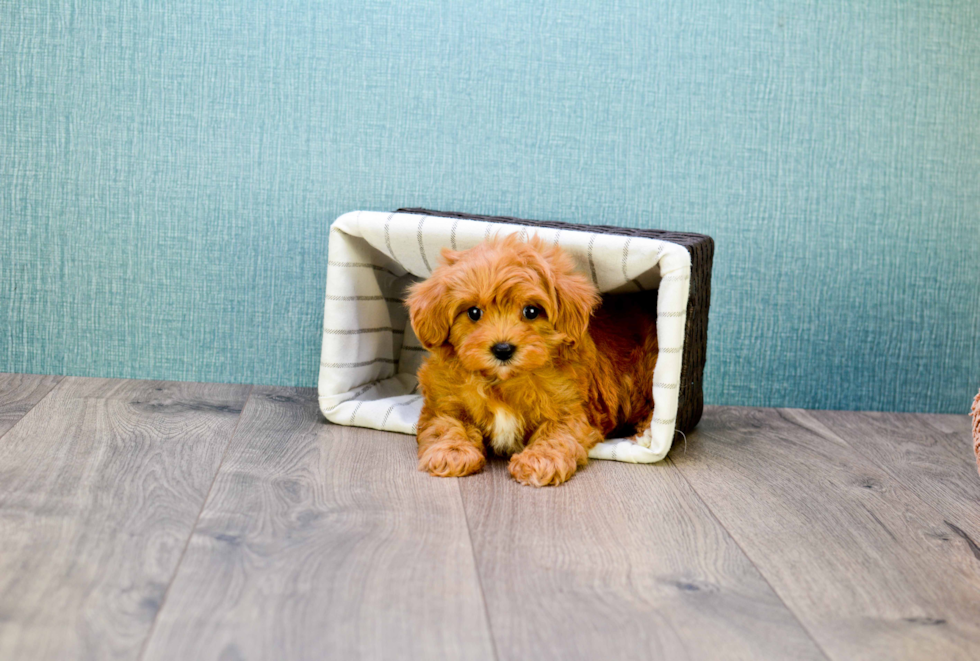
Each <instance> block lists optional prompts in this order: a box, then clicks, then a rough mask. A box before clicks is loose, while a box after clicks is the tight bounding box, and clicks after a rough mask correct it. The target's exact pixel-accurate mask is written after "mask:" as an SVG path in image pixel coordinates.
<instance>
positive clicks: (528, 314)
mask: <svg viewBox="0 0 980 661" xmlns="http://www.w3.org/2000/svg"><path fill="white" fill-rule="evenodd" d="M539 314H541V308H539V307H536V306H534V305H525V306H524V318H525V319H537V318H538V315H539Z"/></svg>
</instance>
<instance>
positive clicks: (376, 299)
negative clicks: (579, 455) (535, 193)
mask: <svg viewBox="0 0 980 661" xmlns="http://www.w3.org/2000/svg"><path fill="white" fill-rule="evenodd" d="M435 213H439V212H424V213H409V212H375V211H355V212H350V213H347V214H344V215H343V216H341V217H340V218H338V219H337V220H336V221H335V222H334V223H333V225H332V226H331V228H330V246H329V255H328V266H327V291H326V298H325V305H324V327H323V345H322V355H321V359H320V377H319V385H318V394H319V403H320V408H321V410H322V411H323V415H324V416H325V417H326V418H327V420H329V421H331V422H334V423H337V424H342V425H355V426H360V427H370V428H373V429H380V430H384V431H391V432H400V433H403V434H414V433H415V429H416V423H417V422H418V419H419V413H420V411H421V408H422V396H421V394H420V393H418V392H417V385H418V381H417V379H416V377H415V373H416V370H417V369H418V367H419V365H420V364H421V363H422V361H423V360H424V358H425V356H426V354H427V352H426V350H425V349H423V348H422V346H421V345H420V343H419V341H418V338H416V337H415V334H414V333H413V332H412V327H411V324H410V323H409V322H408V312H407V310H406V309H405V306H404V303H403V300H404V297H405V288H406V287H407V286H408V285H410V284H412V283H413V282H416V281H418V280H420V279H424V278H426V277H428V276H429V274H430V273H432V270H433V269H434V268H435V267H436V266H437V265H438V264H439V253H440V250H441V249H442V248H443V247H451V248H452V249H454V250H464V249H466V248H471V247H473V246H475V245H477V244H478V243H480V242H481V241H484V240H485V239H487V238H488V237H490V236H492V235H494V234H498V235H501V236H503V235H506V234H511V233H519V234H522V235H524V236H527V235H529V234H537V235H538V236H540V237H541V238H542V239H544V240H545V241H547V242H549V243H552V244H555V245H560V246H561V247H562V248H564V249H565V250H566V251H567V252H568V253H569V254H570V255H571V256H572V257H573V258H574V259H575V261H576V262H577V265H578V269H579V270H580V271H581V272H582V273H583V274H585V275H587V276H589V277H590V278H591V280H592V282H593V283H595V285H596V286H597V287H598V288H599V290H600V291H601V292H603V293H627V292H636V291H640V290H649V289H658V290H659V291H658V296H657V334H658V340H659V345H660V355H659V358H658V359H657V364H656V368H655V371H654V375H653V382H652V383H651V384H650V387H651V388H652V389H653V400H654V417H653V423H652V424H651V426H650V428H649V429H648V430H647V431H646V432H645V433H643V434H641V435H638V436H636V437H634V438H632V439H610V440H607V441H606V442H604V443H600V444H599V445H597V446H596V447H594V448H593V449H592V451H591V452H590V453H589V456H590V457H593V458H597V459H614V460H618V461H628V462H635V463H650V462H655V461H659V460H661V459H663V458H664V456H666V454H667V452H668V450H670V446H671V443H672V441H673V438H674V434H675V427H676V422H677V411H678V394H679V391H680V390H681V388H680V386H681V371H682V370H681V368H682V357H683V355H684V353H685V352H684V340H685V322H686V320H687V313H688V308H689V306H688V303H689V293H690V283H691V256H690V254H689V252H688V249H686V248H685V247H684V246H682V245H679V244H677V243H672V242H670V241H667V240H660V239H654V238H646V237H641V236H635V235H633V236H627V235H622V234H612V233H606V232H599V231H590V227H589V226H588V225H580V226H566V225H561V229H556V228H553V227H543V226H527V225H520V224H514V223H511V222H493V221H490V220H484V219H475V218H472V217H460V216H458V215H456V216H457V217H453V215H451V214H447V216H449V217H446V216H438V215H431V214H435ZM519 222H525V221H519ZM526 222H532V221H526ZM555 225H558V224H555ZM569 227H574V228H575V229H568V228H569ZM596 229H600V228H596ZM665 234H666V233H665ZM702 238H706V237H702ZM709 241H710V239H709ZM709 260H710V257H709ZM709 264H710V261H709ZM709 278H710V272H709ZM705 319H706V310H705ZM702 355H703V354H702ZM702 364H703V358H702ZM697 386H698V396H699V397H700V370H698V384H697ZM698 404H699V407H698V410H697V416H698V417H699V416H700V399H699V400H698ZM696 421H697V420H696V419H695V420H694V422H695V423H696ZM692 426H693V425H692Z"/></svg>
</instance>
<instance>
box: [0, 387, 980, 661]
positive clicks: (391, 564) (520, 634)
mask: <svg viewBox="0 0 980 661" xmlns="http://www.w3.org/2000/svg"><path fill="white" fill-rule="evenodd" d="M414 445H415V444H414V440H413V439H412V438H410V437H408V436H401V435H396V434H386V433H380V432H373V431H369V430H364V429H356V428H347V427H337V426H333V425H329V424H327V423H326V422H324V420H323V418H322V417H321V416H320V414H319V412H318V411H317V405H316V397H315V393H314V392H313V391H312V390H306V389H295V388H273V387H258V386H256V387H250V386H236V385H217V384H195V383H173V382H151V381H123V380H108V379H88V378H75V377H65V378H60V377H43V376H30V375H11V374H0V659H4V660H7V659H66V658H82V659H115V658H118V659H228V660H231V659H323V658H335V659H359V658H364V659H393V658H412V659H443V658H445V659H528V658H540V659H553V658H554V659H557V658H561V659H577V658H584V659H647V658H655V659H661V658H663V659H725V658H739V659H769V658H772V659H810V658H813V659H861V658H879V659H902V658H915V659H971V658H972V659H977V658H980V477H978V476H977V474H976V468H975V463H974V459H973V455H972V449H971V445H970V442H969V421H968V418H967V416H966V415H962V416H949V415H912V414H880V413H846V412H829V411H802V410H789V409H745V408H708V410H707V411H706V412H705V416H704V419H703V421H702V422H701V425H700V426H699V428H698V429H697V431H695V432H694V433H693V434H691V435H689V436H688V438H687V442H686V443H684V442H683V441H680V442H679V443H678V444H677V446H676V447H675V448H674V450H673V451H672V452H671V454H670V456H669V457H668V459H667V460H666V461H664V462H662V463H660V464H658V465H653V466H634V465H627V464H618V463H613V462H593V463H591V464H590V465H589V466H588V467H586V468H585V469H584V470H582V471H581V472H580V473H579V474H578V475H577V476H576V477H575V478H574V479H573V480H572V481H571V482H569V483H568V484H566V485H563V486H561V487H559V488H555V489H543V490H535V489H530V488H527V487H521V486H519V485H518V484H516V483H515V482H514V481H513V480H511V479H510V477H509V476H508V474H507V471H506V465H505V463H504V462H503V461H500V460H498V461H492V462H490V464H489V465H488V467H487V469H486V470H484V471H483V472H482V473H481V474H478V475H475V476H472V477H468V478H464V479H459V480H456V479H438V478H432V477H429V476H428V475H425V474H422V473H419V472H418V471H417V470H415V447H414Z"/></svg>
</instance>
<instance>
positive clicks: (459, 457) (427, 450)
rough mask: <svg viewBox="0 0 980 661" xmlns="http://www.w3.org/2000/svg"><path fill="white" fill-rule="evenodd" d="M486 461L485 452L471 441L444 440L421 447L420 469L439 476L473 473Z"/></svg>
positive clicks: (460, 475)
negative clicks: (470, 442)
mask: <svg viewBox="0 0 980 661" xmlns="http://www.w3.org/2000/svg"><path fill="white" fill-rule="evenodd" d="M485 463H486V457H485V456H484V455H483V453H482V452H481V451H480V450H479V449H477V448H475V447H474V446H472V445H471V444H469V443H462V442H460V443H455V442H452V441H443V442H439V443H433V444H432V445H428V446H426V447H424V448H423V447H419V470H420V471H426V472H428V473H431V474H432V475H435V476H437V477H463V476H464V475H471V474H473V473H475V472H477V471H478V470H480V469H481V468H483V464H485Z"/></svg>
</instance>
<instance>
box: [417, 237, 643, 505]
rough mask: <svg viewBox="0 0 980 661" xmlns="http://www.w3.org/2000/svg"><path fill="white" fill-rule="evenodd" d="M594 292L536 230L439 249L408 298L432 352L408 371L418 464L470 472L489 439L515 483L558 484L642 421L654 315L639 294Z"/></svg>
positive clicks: (437, 471) (437, 470)
mask: <svg viewBox="0 0 980 661" xmlns="http://www.w3.org/2000/svg"><path fill="white" fill-rule="evenodd" d="M614 298H618V297H614ZM610 300H612V299H610ZM600 301H601V299H600V296H599V293H598V291H597V290H596V288H595V287H594V286H593V285H592V283H591V282H590V281H589V280H587V279H586V278H585V277H584V276H582V275H580V274H578V273H576V272H575V270H574V262H573V261H572V259H571V257H570V256H569V255H568V254H567V253H565V252H564V251H563V250H561V249H560V248H557V247H552V246H550V245H546V244H545V243H544V242H543V241H541V240H540V239H539V238H537V237H532V238H531V239H530V240H528V241H522V240H520V239H519V238H518V237H517V236H515V235H511V236H508V237H506V238H503V239H493V240H490V241H488V242H485V243H482V244H480V245H478V246H476V247H475V248H472V249H470V250H466V251H462V252H456V251H452V250H448V249H445V250H443V252H442V264H441V265H440V266H439V267H437V268H436V269H435V270H434V271H433V272H432V275H431V277H429V278H428V279H427V280H425V281H423V282H420V283H418V284H416V285H414V286H413V287H412V288H411V290H410V294H409V297H408V300H407V305H408V308H409V314H410V317H411V322H412V328H413V329H414V330H415V334H416V336H417V337H418V338H419V340H420V341H421V342H422V345H423V346H424V347H425V348H426V349H428V350H429V351H430V352H431V355H430V356H429V357H428V358H427V360H426V362H425V363H424V364H423V365H422V367H421V368H420V369H419V373H418V378H419V384H420V386H421V389H422V394H423V396H424V398H425V399H424V404H423V407H422V415H421V418H420V419H419V423H418V445H419V469H420V470H425V471H428V472H429V473H432V474H433V475H438V476H442V477H454V476H463V475H469V474H471V473H475V472H477V471H479V470H480V469H481V468H482V467H483V465H484V463H485V462H486V451H487V447H486V446H487V443H489V445H490V447H492V448H493V450H494V451H496V452H497V453H498V454H501V455H512V456H511V459H510V465H509V470H510V473H511V475H513V476H514V478H515V479H516V480H517V481H518V482H521V483H522V484H528V485H533V486H536V487H541V486H546V485H557V484H561V483H562V482H564V481H566V480H568V479H569V478H570V477H571V476H572V475H573V474H574V473H575V471H576V469H577V468H578V467H579V466H583V465H585V463H586V461H587V460H588V451H589V448H591V447H592V446H593V445H595V444H596V443H598V442H600V441H601V440H603V439H604V438H605V437H606V436H607V435H608V434H610V433H611V432H613V431H614V430H616V431H623V430H626V431H633V430H635V431H636V432H638V433H639V432H642V431H644V430H645V429H646V427H648V426H649V424H650V418H651V416H652V414H653V396H652V382H653V378H652V377H653V368H654V365H655V363H656V359H657V338H656V324H655V320H654V319H653V318H651V317H650V316H649V314H647V313H646V312H645V311H644V309H643V308H642V307H640V306H639V305H636V304H632V305H631V304H627V303H616V302H607V303H605V304H603V305H602V307H599V304H600Z"/></svg>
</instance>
